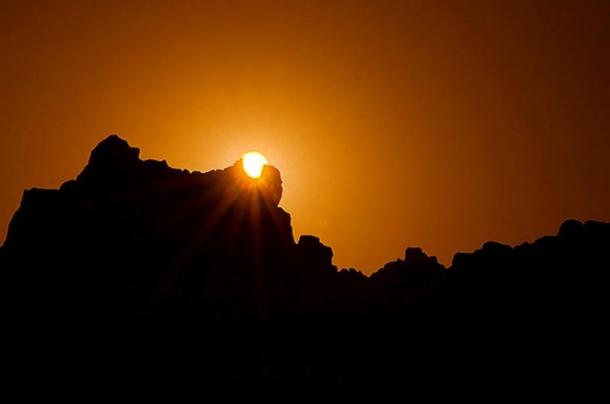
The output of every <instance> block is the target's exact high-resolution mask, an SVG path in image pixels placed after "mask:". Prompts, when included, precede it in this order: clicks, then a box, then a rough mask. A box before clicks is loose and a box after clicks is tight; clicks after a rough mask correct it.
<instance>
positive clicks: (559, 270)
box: [0, 136, 610, 399]
mask: <svg viewBox="0 0 610 404" xmlns="http://www.w3.org/2000/svg"><path fill="white" fill-rule="evenodd" d="M281 197H282V180H281V175H280V172H279V171H278V170H277V169H276V168H274V167H271V166H266V167H265V168H264V170H263V175H262V178H261V179H259V180H253V179H251V178H249V177H247V176H246V175H244V173H243V171H242V168H241V162H240V161H237V162H236V163H235V164H234V165H233V166H231V167H228V168H226V169H224V170H216V171H211V172H208V173H199V172H188V171H186V170H178V169H173V168H170V167H169V166H168V165H167V164H166V163H165V162H164V161H153V160H148V161H142V160H140V158H139V150H138V149H137V148H133V147H131V146H130V145H129V144H128V143H127V142H126V141H124V140H122V139H120V138H119V137H117V136H110V137H109V138H107V139H106V140H104V141H103V142H101V143H100V144H99V145H98V146H97V147H96V148H95V149H94V150H93V152H92V153H91V157H90V159H89V162H88V164H87V166H86V167H85V168H84V170H83V171H82V172H81V173H80V175H78V176H77V177H76V179H75V180H71V181H68V182H66V183H64V184H63V185H62V186H61V187H60V189H57V190H41V189H32V190H28V191H26V192H25V193H24V195H23V200H22V202H21V206H20V207H19V210H18V211H17V212H16V213H15V215H14V217H13V220H12V221H11V224H10V228H9V232H8V236H7V240H6V243H5V245H4V246H3V247H1V248H0V271H1V275H2V282H3V284H2V286H3V287H2V291H3V293H2V295H3V298H4V302H5V304H3V307H4V309H5V312H6V314H7V316H6V318H7V319H9V320H7V321H8V323H7V330H8V332H7V333H6V335H5V337H7V338H8V340H9V341H10V342H7V343H5V346H6V347H7V348H8V351H9V354H8V355H7V356H6V358H5V359H6V361H5V363H8V364H9V365H8V366H9V367H12V368H11V369H9V370H11V371H10V372H7V373H10V374H13V375H16V376H15V377H16V378H17V380H14V381H13V384H14V385H15V386H22V387H20V388H22V389H26V388H27V387H29V386H31V385H37V386H38V385H42V384H44V383H48V384H49V385H52V386H61V385H62V384H61V383H62V381H64V380H71V386H75V385H77V386H81V387H83V388H86V389H87V390H88V391H98V390H99V389H101V388H103V389H111V390H112V389H118V387H117V386H124V385H125V383H127V384H129V385H131V386H135V387H136V388H138V389H141V388H144V389H151V388H158V386H165V387H167V389H168V390H170V391H171V392H172V394H173V393H174V392H175V391H182V390H184V389H187V390H188V389H189V388H191V389H192V391H196V392H199V393H200V394H201V392H205V394H212V393H211V392H215V393H218V392H220V393H221V394H223V397H225V398H227V395H235V396H241V398H246V397H247V398H250V399H251V398H252V397H260V396H261V395H262V396H265V395H266V394H268V393H269V392H273V395H277V396H279V397H283V398H286V397H291V396H290V394H293V393H294V391H300V392H303V394H305V395H310V397H309V398H316V399H317V398H319V396H320V392H321V391H323V390H324V389H326V388H329V389H331V390H333V391H334V392H335V393H336V394H337V395H336V396H335V398H339V399H345V398H346V394H348V393H351V397H357V398H362V397H363V394H364V393H366V392H368V393H372V394H371V397H372V398H375V399H378V398H379V395H380V394H381V392H382V391H385V390H380V389H378V388H377V387H376V386H384V388H388V386H401V389H402V386H404V385H407V387H408V389H409V391H410V392H411V393H413V392H414V391H417V390H421V392H425V395H426V398H429V394H430V392H432V391H435V390H434V389H435V388H438V386H439V385H442V386H443V387H445V388H446V391H452V392H455V391H456V389H457V388H459V387H460V386H463V385H465V386H468V385H470V384H472V383H473V380H475V381H476V384H477V385H478V386H485V387H482V388H483V389H485V388H488V389H489V390H490V391H492V392H493V391H495V392H497V391H508V390H510V389H513V390H516V391H525V390H526V387H528V386H529V385H528V384H527V382H525V381H523V380H526V379H527V380H536V383H538V384H539V385H541V386H544V385H545V384H544V381H543V380H541V379H543V378H548V379H549V380H551V379H552V380H553V383H559V382H561V383H564V384H566V385H568V384H569V383H571V384H570V385H578V384H579V382H580V381H581V379H582V380H584V379H587V380H589V379H588V376H590V375H587V373H586V372H582V369H587V368H588V366H587V363H586V360H584V359H583V358H586V357H594V356H595V355H597V354H598V352H599V351H598V350H599V348H600V347H601V346H603V344H605V341H606V339H605V336H606V334H607V332H605V331H604V328H605V323H604V322H603V319H604V318H605V316H606V314H607V307H608V293H607V291H606V289H607V284H608V269H609V268H610V224H608V223H602V222H594V221H588V222H585V223H581V222H578V221H574V220H570V221H567V222H565V223H564V224H563V225H562V226H561V228H560V230H559V233H558V234H557V235H556V236H547V237H543V238H541V239H539V240H537V241H535V242H533V243H524V244H522V245H519V246H516V247H511V246H507V245H502V244H500V243H496V242H487V243H485V244H484V245H483V246H482V248H481V249H480V250H477V251H475V252H473V253H459V254H456V255H455V257H454V259H453V262H452V265H451V267H449V268H445V267H443V266H442V265H441V264H439V263H438V261H437V260H436V258H435V257H429V256H428V255H426V254H425V253H424V252H423V251H422V250H421V249H419V248H407V249H406V251H405V257H404V259H399V260H397V261H394V262H390V263H388V264H386V265H385V266H384V267H383V268H381V269H380V270H379V271H377V272H376V273H375V274H373V275H372V276H371V277H366V276H365V275H363V274H362V273H361V272H359V271H357V270H355V269H353V268H352V269H348V270H341V271H337V268H336V267H335V266H334V265H333V263H332V256H333V252H332V249H331V248H330V247H327V246H325V245H323V244H322V243H321V242H320V240H319V238H317V237H315V236H302V237H301V238H300V239H299V241H298V243H295V241H294V238H293V234H292V228H291V222H290V220H291V219H290V215H289V214H288V213H287V212H285V211H284V210H283V209H282V208H280V207H279V206H278V205H279V202H280V200H281ZM447 203H450V201H448V202H447ZM465 231H467V229H465ZM558 352H560V354H558ZM23 363H27V364H34V365H33V366H30V365H28V366H29V368H28V369H25V370H21V371H20V372H21V373H20V372H15V371H14V369H15V368H18V367H19V366H20V364H23ZM57 363H62V364H63V365H64V369H65V370H61V371H60V370H59V369H58V367H57V366H55V364H57ZM464 364H468V372H465V371H464ZM515 367H516V368H518V369H519V370H518V377H517V378H515V373H514V372H513V370H512V369H513V368H515ZM32 368H36V372H35V373H33V372H32V370H31V369H32ZM574 369H577V370H578V372H581V373H576V372H575V371H574ZM22 374H25V375H26V376H24V377H20V376H18V375H22ZM540 375H543V376H540ZM126 381H127V382H126ZM390 381H392V383H390ZM568 382H569V383H568ZM236 385H237V386H239V388H235V386H236ZM400 391H402V390H400ZM399 393H400V392H399ZM208 398H209V397H208Z"/></svg>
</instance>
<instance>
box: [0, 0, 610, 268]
mask: <svg viewBox="0 0 610 404" xmlns="http://www.w3.org/2000/svg"><path fill="white" fill-rule="evenodd" d="M609 16H610V2H607V1H579V2H558V1H554V0H549V1H536V2H532V1H510V2H508V1H489V0H487V1H478V0H473V1H460V2H457V1H455V2H454V1H442V2H419V1H356V0H354V1H330V0H329V1H324V2H309V1H294V2H292V1H281V2H280V1H276V2H274V1H260V2H259V1H257V2H254V1H252V2H240V1H236V2H226V1H197V2H192V1H188V2H180V1H177V2H165V1H154V0H151V1H145V2H125V1H114V0H108V1H100V2H88V1H87V2H76V1H70V2H67V1H66V2H64V1H53V2H44V1H36V2H30V1H10V2H2V5H0V38H1V39H0V53H1V54H2V58H3V63H1V64H0V195H2V197H1V198H0V242H1V241H2V239H3V238H4V235H5V233H6V228H7V227H8V223H9V219H10V217H11V215H12V214H13V213H14V211H15V210H16V209H17V207H18V205H19V201H20V198H21V194H22V192H23V190H24V189H26V188H31V187H34V186H36V187H58V186H59V185H60V184H61V182H62V181H65V180H67V179H70V178H74V177H75V176H76V175H77V174H78V173H79V171H80V170H81V169H82V168H83V167H84V165H85V164H86V162H87V158H88V154H89V152H90V150H91V149H92V148H93V147H94V146H95V145H96V144H97V143H98V142H99V141H100V140H102V139H103V138H105V137H106V136H107V135H109V134H111V133H116V134H118V135H120V136H121V137H123V138H125V139H126V140H128V141H129V142H130V143H131V144H132V145H133V146H136V147H140V148H141V150H142V157H143V158H155V159H166V160H167V161H168V163H169V164H170V165H172V166H174V167H179V168H187V169H190V170H199V171H208V170H212V169H217V168H224V167H227V166H230V165H232V164H233V163H234V162H235V160H236V159H237V158H239V156H240V155H241V154H242V153H243V152H244V151H245V150H263V151H264V152H265V155H266V157H267V158H268V159H269V161H270V162H271V164H272V165H274V166H276V167H278V168H279V169H280V170H281V172H282V178H283V188H284V192H283V197H282V201H281V206H282V207H283V208H284V209H286V210H287V211H288V212H290V213H291V215H292V219H293V228H294V231H295V236H296V237H297V239H298V236H299V235H300V234H315V235H318V236H320V238H321V240H322V241H323V242H324V243H326V244H328V245H330V246H332V248H333V250H334V252H335V263H336V264H337V265H338V266H340V267H352V266H353V267H356V268H359V269H362V270H364V271H365V272H367V273H370V272H372V271H374V270H376V269H378V268H379V267H380V266H381V265H382V264H383V263H385V262H387V261H389V260H393V259H396V258H398V257H401V256H402V255H403V253H404V249H405V247H407V246H420V247H422V248H423V249H424V250H425V251H426V252H428V253H429V254H432V255H437V256H438V257H439V258H440V260H441V261H442V262H443V263H450V261H451V257H452V255H453V253H455V252H456V251H464V250H466V251H470V250H473V249H475V248H478V247H479V246H480V245H481V243H482V242H484V241H487V240H489V239H495V240H498V241H501V242H506V243H518V242H521V241H523V240H531V239H533V238H535V237H537V236H539V235H541V234H545V233H546V234H548V233H554V232H555V231H556V230H557V227H558V226H559V224H560V223H561V222H562V221H563V220H564V219H566V218H569V217H575V218H578V219H588V218H592V219H598V220H610V185H609V184H610V177H609V176H610V159H608V152H609V150H610V136H609V135H608V134H609V133H610V99H609V94H610V85H609V82H610V75H608V72H609V71H610V57H609V55H610V45H609V44H608V42H609V41H608V38H610V32H609V30H610V17H609Z"/></svg>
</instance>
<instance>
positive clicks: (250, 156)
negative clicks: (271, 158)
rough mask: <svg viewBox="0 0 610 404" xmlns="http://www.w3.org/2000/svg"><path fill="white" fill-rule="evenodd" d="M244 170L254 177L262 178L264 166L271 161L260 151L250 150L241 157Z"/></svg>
mask: <svg viewBox="0 0 610 404" xmlns="http://www.w3.org/2000/svg"><path fill="white" fill-rule="evenodd" d="M241 160H242V165H243V167H244V171H245V172H246V174H248V176H250V177H252V178H260V176H261V174H262V173H263V167H265V165H266V164H268V163H269V162H268V161H267V159H266V158H265V156H263V155H262V154H260V153H259V152H255V151H253V152H248V153H246V154H244V155H243V156H242V158H241Z"/></svg>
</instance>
